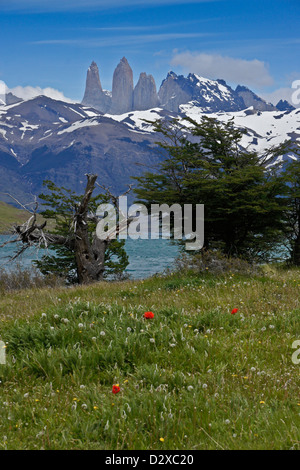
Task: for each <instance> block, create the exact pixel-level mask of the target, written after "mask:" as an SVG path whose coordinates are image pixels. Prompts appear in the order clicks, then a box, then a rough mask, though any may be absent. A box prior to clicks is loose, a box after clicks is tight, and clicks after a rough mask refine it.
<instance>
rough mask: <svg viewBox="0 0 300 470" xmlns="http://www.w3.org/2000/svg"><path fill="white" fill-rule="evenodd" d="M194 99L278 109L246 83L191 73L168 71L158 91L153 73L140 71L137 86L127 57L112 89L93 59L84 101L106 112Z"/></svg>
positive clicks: (205, 106)
mask: <svg viewBox="0 0 300 470" xmlns="http://www.w3.org/2000/svg"><path fill="white" fill-rule="evenodd" d="M191 101H192V102H193V105H194V106H197V107H199V108H201V109H202V111H205V112H208V113H213V112H216V111H240V110H242V109H246V108H249V107H250V106H253V107H254V108H255V109H257V110H259V111H275V110H276V107H275V106H273V105H272V104H269V103H266V101H264V100H263V99H262V98H260V97H259V96H257V95H256V94H255V93H253V91H251V90H249V89H248V88H246V87H244V86H238V87H237V88H236V90H233V89H232V88H231V87H230V86H229V85H228V84H227V83H226V82H225V81H224V80H211V79H208V78H204V77H200V76H199V75H196V74H194V73H190V74H189V75H188V76H187V77H184V76H183V75H176V73H174V72H169V73H168V75H167V77H166V79H165V80H163V82H162V84H161V86H160V89H159V91H158V93H157V90H156V84H155V80H154V78H153V77H152V75H147V74H146V73H141V74H140V77H139V80H138V82H137V84H136V86H135V87H134V83H133V72H132V69H131V67H130V65H129V63H128V61H127V59H126V58H125V57H123V58H122V59H121V61H120V63H119V64H118V66H117V68H116V69H115V71H114V74H113V82H112V92H111V94H108V92H106V91H105V90H103V89H102V85H101V80H100V73H99V69H98V66H97V64H96V63H95V62H92V64H91V65H90V67H89V69H88V71H87V77H86V88H85V93H84V97H83V100H82V104H85V105H88V106H91V107H93V108H95V109H98V110H99V111H101V112H103V113H111V114H123V113H126V112H129V111H141V110H147V109H150V108H154V107H157V106H159V107H161V108H163V109H165V110H167V111H173V112H176V113H177V112H179V108H180V106H181V105H182V104H187V103H189V102H191Z"/></svg>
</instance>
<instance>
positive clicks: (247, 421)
mask: <svg viewBox="0 0 300 470" xmlns="http://www.w3.org/2000/svg"><path fill="white" fill-rule="evenodd" d="M299 290H300V271H299V270H290V271H285V270H278V271H276V270H275V269H274V270H272V269H269V270H268V272H266V273H265V274H262V275H259V276H252V277H251V276H242V275H233V274H228V275H222V276H213V275H211V274H208V273H207V274H203V275H201V276H199V275H198V276H197V275H195V274H188V273H187V274H175V275H167V276H162V277H153V278H151V279H148V280H145V281H139V282H134V281H124V282H120V283H99V284H96V285H93V286H90V287H74V288H57V289H47V288H44V289H30V290H20V291H15V292H7V293H5V294H4V293H2V295H1V298H0V338H1V340H2V341H3V342H5V346H6V349H5V351H6V357H7V364H6V365H0V449H100V450H101V449H114V450H121V449H124V450H126V449H127V450H128V449H130V450H135V449H147V450H150V449H151V450H152V449H186V450H202V449H219V450H221V449H299V448H300V388H299V385H300V381H299V378H300V376H299V373H300V365H295V364H293V362H292V355H293V353H294V352H295V350H294V349H293V348H292V346H293V343H294V341H295V340H299V339H300V328H299V318H300V305H299ZM234 308H238V309H239V310H238V312H237V313H236V314H235V315H232V314H231V312H232V309H234ZM146 311H152V312H153V313H154V318H153V319H148V320H147V319H145V318H144V316H143V315H144V312H146ZM116 384H119V386H120V392H119V393H117V394H113V393H112V386H113V385H116Z"/></svg>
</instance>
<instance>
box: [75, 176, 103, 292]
mask: <svg viewBox="0 0 300 470" xmlns="http://www.w3.org/2000/svg"><path fill="white" fill-rule="evenodd" d="M87 178H88V182H87V186H86V190H85V194H84V196H83V199H82V202H81V204H80V206H79V207H78V209H77V211H76V214H75V217H74V227H75V259H76V265H77V275H78V282H79V284H90V283H92V282H95V281H101V280H102V279H103V274H104V270H105V266H104V264H105V252H106V249H107V247H108V245H109V243H110V242H109V240H100V239H99V238H97V236H96V234H94V236H93V240H92V242H91V240H90V234H89V231H88V222H87V217H88V205H89V202H90V199H91V196H92V194H93V191H94V189H95V182H96V180H97V175H87Z"/></svg>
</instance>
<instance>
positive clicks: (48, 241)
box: [0, 174, 131, 284]
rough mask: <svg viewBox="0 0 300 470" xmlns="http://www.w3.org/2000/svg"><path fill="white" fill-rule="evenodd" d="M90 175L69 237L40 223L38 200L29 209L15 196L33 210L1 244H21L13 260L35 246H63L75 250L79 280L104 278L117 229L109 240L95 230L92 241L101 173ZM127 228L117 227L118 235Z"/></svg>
mask: <svg viewBox="0 0 300 470" xmlns="http://www.w3.org/2000/svg"><path fill="white" fill-rule="evenodd" d="M86 176H87V185H86V188H85V192H84V195H83V197H82V199H81V202H80V204H79V205H78V206H75V214H74V218H73V223H72V231H70V233H69V234H68V235H67V236H64V235H59V234H53V233H49V232H47V231H46V230H45V228H46V224H47V222H44V223H43V224H40V225H39V224H38V223H37V210H38V203H37V202H36V201H35V203H34V209H33V210H29V209H28V207H25V206H24V205H22V204H21V203H19V201H17V200H16V199H15V198H13V199H14V200H15V201H16V202H18V203H19V204H20V206H22V207H23V208H24V209H25V210H26V211H27V212H29V213H30V218H29V219H28V220H27V221H26V222H25V223H24V224H22V225H16V226H14V227H13V236H14V238H13V239H11V240H9V241H7V242H5V243H4V244H3V245H1V246H0V248H1V247H3V246H5V245H7V244H9V243H21V248H20V249H19V250H18V252H17V253H16V254H15V255H14V256H13V257H12V258H11V260H15V259H16V258H18V257H19V256H20V255H21V254H22V253H24V251H25V250H27V249H28V248H30V247H33V246H34V247H38V248H41V247H43V248H49V247H51V246H52V247H53V246H58V245H61V246H65V247H66V248H68V249H69V250H70V251H72V252H74V255H75V260H76V266H77V274H78V281H79V283H80V284H89V283H93V282H96V281H101V280H102V279H103V275H104V271H105V252H106V250H107V248H108V246H109V244H110V243H111V242H112V241H113V239H114V238H115V231H114V233H110V232H108V233H107V238H106V239H105V240H101V239H99V238H98V237H97V235H96V233H94V234H93V236H92V240H91V236H90V233H89V222H91V221H92V222H95V223H97V222H98V219H97V217H96V215H95V214H92V213H90V212H89V202H90V199H91V197H92V194H93V192H94V190H95V186H96V180H97V178H98V176H97V175H93V174H88V175H86ZM104 189H105V190H106V192H107V194H108V195H109V197H110V199H111V200H112V202H113V204H114V205H115V206H116V205H117V198H116V197H115V196H113V195H112V194H111V193H110V191H109V189H108V188H104ZM130 189H131V188H130ZM130 189H129V190H130ZM128 192H129V191H128ZM126 194H127V192H126ZM129 222H130V221H127V222H126V223H127V224H128V223H129ZM123 228H124V227H120V226H117V230H116V235H118V234H119V233H120V231H121V230H122V229H123Z"/></svg>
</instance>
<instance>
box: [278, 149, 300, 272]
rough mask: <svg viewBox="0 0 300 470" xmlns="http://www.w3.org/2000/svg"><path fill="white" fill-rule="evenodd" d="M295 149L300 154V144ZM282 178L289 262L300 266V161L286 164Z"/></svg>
mask: <svg viewBox="0 0 300 470" xmlns="http://www.w3.org/2000/svg"><path fill="white" fill-rule="evenodd" d="M293 151H294V154H296V155H297V154H298V155H299V156H300V151H299V146H294V148H293ZM282 178H283V180H284V182H285V184H286V193H285V199H286V205H287V208H286V211H285V223H286V226H285V236H286V247H287V249H288V251H289V262H290V263H291V264H292V265H294V266H300V161H299V160H294V161H292V162H290V163H289V164H288V165H286V166H285V169H284V171H283V172H282Z"/></svg>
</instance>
